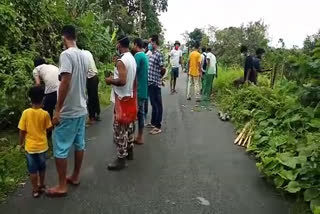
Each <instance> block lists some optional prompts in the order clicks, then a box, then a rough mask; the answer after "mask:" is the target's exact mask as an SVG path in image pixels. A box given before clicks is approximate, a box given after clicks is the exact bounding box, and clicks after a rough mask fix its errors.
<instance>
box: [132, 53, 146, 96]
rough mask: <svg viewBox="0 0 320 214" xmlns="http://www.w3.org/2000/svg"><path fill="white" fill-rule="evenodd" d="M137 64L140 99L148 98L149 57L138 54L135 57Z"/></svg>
mask: <svg viewBox="0 0 320 214" xmlns="http://www.w3.org/2000/svg"><path fill="white" fill-rule="evenodd" d="M134 58H135V60H136V63H137V83H138V98H139V99H147V98H148V69H149V62H148V57H147V55H146V54H145V53H143V52H138V53H136V54H135V55H134Z"/></svg>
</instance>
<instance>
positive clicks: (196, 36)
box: [188, 28, 203, 47]
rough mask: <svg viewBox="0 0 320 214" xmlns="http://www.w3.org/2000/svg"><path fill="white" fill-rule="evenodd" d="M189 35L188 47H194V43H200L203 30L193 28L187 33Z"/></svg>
mask: <svg viewBox="0 0 320 214" xmlns="http://www.w3.org/2000/svg"><path fill="white" fill-rule="evenodd" d="M188 36H189V43H188V46H189V47H194V46H195V44H197V43H198V44H201V40H202V37H203V32H202V30H201V29H199V28H195V29H194V30H193V31H192V32H190V33H188Z"/></svg>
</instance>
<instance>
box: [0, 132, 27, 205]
mask: <svg viewBox="0 0 320 214" xmlns="http://www.w3.org/2000/svg"><path fill="white" fill-rule="evenodd" d="M18 139H19V137H18V130H9V131H5V132H4V131H1V132H0V201H3V200H5V198H6V196H7V194H8V193H10V192H12V191H14V190H15V189H16V187H17V186H18V185H19V183H21V182H22V181H23V180H25V178H26V175H27V173H26V172H27V168H26V161H25V156H24V153H23V152H22V151H21V150H20V148H19V147H18V146H17V145H18Z"/></svg>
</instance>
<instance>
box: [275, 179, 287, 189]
mask: <svg viewBox="0 0 320 214" xmlns="http://www.w3.org/2000/svg"><path fill="white" fill-rule="evenodd" d="M284 181H285V180H284V179H283V178H281V177H280V176H279V177H276V178H275V179H273V182H274V184H275V185H276V187H277V188H280V187H281V186H282V185H283V183H284Z"/></svg>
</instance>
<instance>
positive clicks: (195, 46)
mask: <svg viewBox="0 0 320 214" xmlns="http://www.w3.org/2000/svg"><path fill="white" fill-rule="evenodd" d="M194 48H195V49H197V50H199V48H200V43H199V42H196V43H195V44H194Z"/></svg>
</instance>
